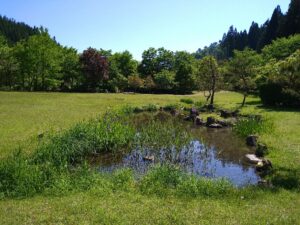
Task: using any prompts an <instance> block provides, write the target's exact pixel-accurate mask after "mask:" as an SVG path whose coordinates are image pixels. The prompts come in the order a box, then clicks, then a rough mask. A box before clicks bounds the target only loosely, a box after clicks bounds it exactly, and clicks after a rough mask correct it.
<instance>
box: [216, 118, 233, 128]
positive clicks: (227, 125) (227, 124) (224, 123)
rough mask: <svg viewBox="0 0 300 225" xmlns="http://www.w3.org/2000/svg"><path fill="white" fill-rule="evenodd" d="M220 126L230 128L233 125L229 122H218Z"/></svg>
mask: <svg viewBox="0 0 300 225" xmlns="http://www.w3.org/2000/svg"><path fill="white" fill-rule="evenodd" d="M217 122H218V124H221V125H222V126H223V127H230V126H232V125H233V124H232V123H231V122H230V121H228V120H218V121H217Z"/></svg>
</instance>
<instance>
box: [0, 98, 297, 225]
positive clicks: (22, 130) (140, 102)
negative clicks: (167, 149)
mask: <svg viewBox="0 0 300 225" xmlns="http://www.w3.org/2000/svg"><path fill="white" fill-rule="evenodd" d="M182 98H190V99H192V100H193V101H194V102H198V101H200V102H204V97H203V95H202V94H196V95H190V96H179V95H178V96H175V95H139V94H136V95H125V94H63V93H15V92H0V157H2V158H6V157H7V156H9V155H10V154H11V152H12V151H13V150H14V149H16V148H18V146H19V145H21V147H22V149H24V148H25V150H26V152H25V156H24V157H26V154H29V153H33V152H34V150H35V149H36V145H37V143H38V142H39V141H38V138H37V136H38V134H39V133H44V132H50V131H53V132H54V133H56V131H57V130H61V129H62V130H67V129H68V128H70V127H71V126H72V125H74V124H76V123H78V122H80V121H82V120H89V119H90V118H95V117H96V116H97V115H99V114H103V113H104V112H105V111H107V110H109V107H111V108H118V107H121V106H124V105H132V106H144V105H149V107H147V108H149V110H150V109H151V110H152V108H154V107H153V105H160V106H164V105H176V104H179V103H180V99H182ZM241 100H242V96H241V95H240V94H237V93H232V92H221V93H217V95H216V104H217V105H218V106H219V107H224V108H226V109H234V108H237V107H239V105H240V103H241ZM247 102H248V104H246V107H245V108H244V109H242V113H244V114H248V113H254V114H261V115H263V116H264V117H266V118H269V119H270V120H272V121H273V123H274V124H273V126H274V127H273V128H272V131H271V132H261V134H260V140H261V141H262V142H263V143H266V144H267V145H268V147H269V149H270V151H269V152H270V154H269V155H268V158H269V159H270V160H271V161H272V163H273V166H274V168H275V169H274V174H273V175H272V176H273V181H274V183H275V185H276V187H277V188H276V190H273V191H272V190H268V189H266V190H265V189H258V190H254V191H251V190H240V191H238V192H235V193H234V194H232V195H231V194H230V195H229V196H226V195H225V194H224V195H222V194H221V196H219V195H220V194H219V191H220V190H221V191H222V190H223V189H222V188H224V184H223V183H220V184H219V185H220V187H221V188H217V189H215V190H216V191H217V194H213V195H211V196H210V195H203V193H206V192H207V191H210V190H214V187H215V186H213V187H211V188H207V187H210V186H212V185H211V184H210V183H201V182H202V181H195V180H189V181H186V180H182V178H180V175H178V174H177V173H176V172H175V173H171V172H168V171H167V172H165V173H164V171H160V172H159V173H158V174H155V171H154V172H152V173H151V174H149V175H148V176H147V177H146V178H145V180H144V181H141V186H139V185H138V187H135V185H133V183H132V182H134V181H132V180H131V176H130V174H128V173H127V172H125V173H121V174H115V175H114V179H112V184H110V182H108V183H104V184H103V183H101V182H105V180H106V179H100V181H99V179H96V180H92V182H95V183H94V185H92V186H91V187H90V185H89V184H90V182H87V179H90V176H87V179H83V180H76V178H78V177H79V178H82V177H84V176H83V175H82V173H83V174H85V173H86V170H85V169H84V168H83V169H82V170H79V171H78V173H81V174H80V176H78V177H77V176H75V177H73V178H71V179H70V178H69V177H65V178H64V177H60V180H59V181H60V182H58V183H57V185H56V186H55V187H56V189H55V188H54V189H52V191H51V192H50V194H48V193H47V192H45V193H42V194H40V195H38V196H35V197H29V198H26V199H4V200H1V201H0V224H300V194H299V183H300V138H299V137H300V112H299V111H294V110H278V109H277V110H275V109H268V108H262V107H258V106H259V105H260V102H259V100H258V99H257V98H255V97H250V98H248V99H247ZM50 133H51V132H50ZM24 143H25V144H24ZM14 163H15V164H17V165H18V166H20V167H21V168H22V166H23V165H22V163H18V162H17V161H14ZM20 171H22V174H21V173H18V175H22V176H23V178H24V179H23V180H22V181H21V184H22V183H25V184H26V182H33V183H34V182H40V179H39V177H35V179H32V180H31V179H26V176H25V175H27V174H28V176H29V177H31V176H30V173H32V172H33V170H32V168H30V169H28V170H26V167H25V169H24V170H20ZM164 174H165V175H164ZM172 174H173V175H172ZM75 175H76V174H75ZM169 176H171V177H169ZM190 179H193V178H190ZM74 180H75V183H72V182H74ZM174 181H176V182H177V183H175V185H174V183H173V182H174ZM97 182H100V183H97ZM153 182H159V183H158V185H157V186H153V185H152V186H151V184H153ZM170 182H171V183H170ZM198 182H200V183H198ZM203 182H205V181H203ZM74 184H75V185H78V186H79V187H78V188H73V190H71V191H68V189H69V187H71V186H73V185H74ZM107 185H108V186H109V187H110V186H111V187H112V188H105V187H107ZM122 187H124V188H122ZM225 188H226V185H225ZM83 189H87V191H82V190H83ZM55 190H56V192H57V197H55V195H54V194H53V192H54V193H56V192H55ZM145 190H146V191H145ZM147 190H148V191H147ZM149 190H150V191H149ZM29 191H30V190H29ZM174 191H175V192H174ZM161 193H165V195H162V196H161V195H160V194H161ZM180 193H184V194H183V195H181V194H180ZM221 193H222V192H221Z"/></svg>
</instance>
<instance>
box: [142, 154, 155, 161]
mask: <svg viewBox="0 0 300 225" xmlns="http://www.w3.org/2000/svg"><path fill="white" fill-rule="evenodd" d="M143 160H144V161H151V162H153V161H154V156H153V155H151V156H144V157H143Z"/></svg>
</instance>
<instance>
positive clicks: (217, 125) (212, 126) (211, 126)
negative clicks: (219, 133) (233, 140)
mask: <svg viewBox="0 0 300 225" xmlns="http://www.w3.org/2000/svg"><path fill="white" fill-rule="evenodd" d="M208 127H209V128H222V127H223V126H222V125H221V124H218V123H213V124H210V125H209V126H208Z"/></svg>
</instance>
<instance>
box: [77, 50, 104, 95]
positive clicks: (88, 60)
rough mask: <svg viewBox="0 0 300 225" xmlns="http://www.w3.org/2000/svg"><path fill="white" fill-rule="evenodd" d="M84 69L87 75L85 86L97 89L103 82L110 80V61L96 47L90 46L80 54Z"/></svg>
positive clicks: (91, 89)
mask: <svg viewBox="0 0 300 225" xmlns="http://www.w3.org/2000/svg"><path fill="white" fill-rule="evenodd" d="M80 62H81V65H82V71H83V74H84V77H85V81H84V88H85V89H86V90H87V91H96V90H97V88H99V87H100V86H101V84H102V82H103V80H108V78H109V77H108V71H109V63H108V60H107V58H106V57H105V56H102V55H101V54H100V53H99V52H98V51H97V50H96V49H94V48H88V49H86V50H84V51H83V53H82V54H81V55H80Z"/></svg>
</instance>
